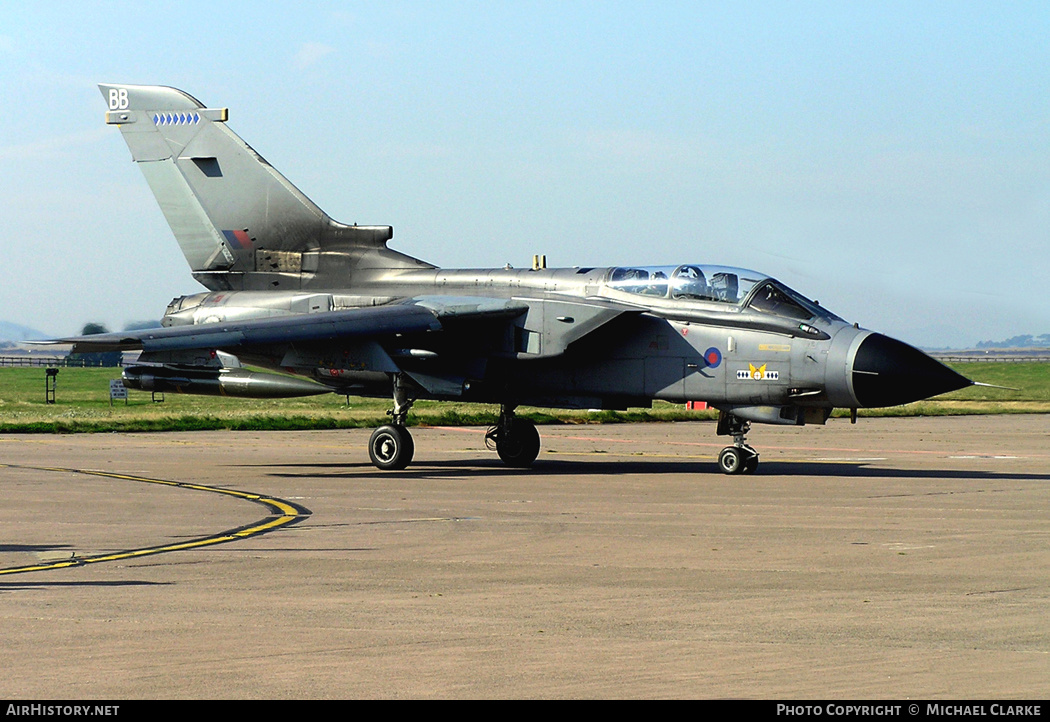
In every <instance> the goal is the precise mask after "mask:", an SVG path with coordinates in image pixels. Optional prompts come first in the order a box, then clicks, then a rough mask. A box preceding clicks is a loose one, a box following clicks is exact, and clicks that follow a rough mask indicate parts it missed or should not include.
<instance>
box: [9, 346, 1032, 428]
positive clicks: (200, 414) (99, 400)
mask: <svg viewBox="0 0 1050 722" xmlns="http://www.w3.org/2000/svg"><path fill="white" fill-rule="evenodd" d="M952 368H954V369H956V370H957V371H959V372H960V373H962V374H963V375H965V376H967V377H968V378H972V379H974V380H977V381H982V382H985V383H991V384H997V385H1000V386H1010V387H1013V388H1015V389H1018V390H1016V391H1010V390H1004V389H992V388H985V387H980V386H973V387H970V388H968V389H963V390H962V391H956V392H953V393H951V394H946V395H944V396H941V397H938V399H936V400H933V401H921V402H918V403H915V404H908V405H906V406H897V407H891V408H888V409H868V410H862V411H861V412H860V413H861V415H862V416H915V415H924V416H933V415H952V414H988V413H992V414H1002V413H1050V364H1046V363H970V364H952ZM117 378H120V369H117V368H101V369H100V368H83V369H82V368H64V369H62V370H61V371H60V372H59V375H58V385H57V393H56V397H55V399H56V403H55V404H46V403H45V400H44V397H45V386H44V379H45V374H44V369H43V368H2V369H0V432H7V433H15V432H18V433H27V432H44V433H48V432H53V433H77V432H102V431H192V430H205V429H242V430H249V429H250V430H268V429H273V430H276V429H337V428H355V427H370V426H378V425H380V424H382V423H385V422H386V420H387V418H388V417H387V415H386V411H387V409H389V408H390V406H391V402H390V400H388V399H362V398H358V397H351V398H350V400H349V404H347V399H346V397H344V396H336V395H334V394H329V395H324V396H313V397H307V398H300V399H281V400H262V399H229V398H216V397H211V396H185V395H181V394H166V395H165V397H164V401H163V402H161V403H154V402H153V401H152V400H151V397H150V394H149V393H146V392H139V391H129V393H128V396H129V399H128V403H127V405H125V404H124V402H123V401H115V402H114V403H113V405H112V406H110V402H109V381H110V380H111V379H117ZM498 411H499V409H498V408H497V407H496V406H492V405H485V404H466V403H442V402H432V401H419V402H417V403H416V404H415V406H413V408H412V413H411V414H410V415H409V424H424V425H479V426H483V425H487V424H492V423H495V421H496V417H497V414H498ZM519 413H521V414H523V415H525V416H528V417H529V418H531V419H532V420H533V421H535V422H537V423H570V424H574V423H576V424H578V423H602V422H604V423H610V422H629V421H684V420H697V419H713V418H715V416H716V415H717V412H715V411H687V410H686V409H685V407H684V406H682V405H676V404H669V403H663V402H657V403H656V404H655V405H654V406H653V408H652V409H632V410H629V411H621V412H616V411H602V412H588V411H562V410H552V409H532V408H522V409H519ZM836 414H838V415H841V414H848V412H846V411H838V412H836Z"/></svg>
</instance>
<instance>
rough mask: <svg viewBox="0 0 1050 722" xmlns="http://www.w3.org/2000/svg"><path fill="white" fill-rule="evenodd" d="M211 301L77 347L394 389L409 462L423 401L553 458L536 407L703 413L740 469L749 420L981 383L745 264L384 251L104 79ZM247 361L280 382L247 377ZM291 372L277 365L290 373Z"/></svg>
mask: <svg viewBox="0 0 1050 722" xmlns="http://www.w3.org/2000/svg"><path fill="white" fill-rule="evenodd" d="M99 87H100V89H101V90H102V95H103V97H104V98H105V101H106V103H107V104H108V112H107V113H106V122H107V123H108V124H110V125H115V126H117V127H118V128H119V129H120V132H121V133H122V134H123V136H124V140H125V141H127V144H128V148H129V149H130V150H131V156H132V159H133V160H134V161H135V162H136V163H137V164H138V166H139V168H141V169H142V172H143V174H144V175H145V176H146V180H147V182H148V183H149V185H150V188H151V189H152V190H153V193H154V195H155V196H156V198H157V201H158V203H159V204H160V207H161V210H162V211H163V213H164V216H165V217H166V219H167V221H168V223H169V224H170V226H171V229H172V232H173V233H174V235H175V239H176V241H177V242H178V244H179V246H180V247H181V248H182V251H183V253H184V255H185V256H186V260H187V261H188V262H189V265H190V268H191V270H192V272H193V277H194V278H196V279H197V280H198V281H199V282H200V283H201V284H203V285H204V287H205V288H207V289H208V291H207V292H205V293H197V294H194V295H190V296H183V297H180V298H176V299H175V300H173V301H172V302H171V304H170V305H169V306H168V309H167V311H166V312H165V314H164V318H163V321H162V327H161V328H158V329H151V330H143V331H135V332H127V333H115V334H106V335H99V336H90V337H78V338H71V339H62V341H64V342H68V343H74V344H75V350H77V351H85V352H89V351H99V350H117V349H119V350H133V349H140V350H141V351H142V354H141V355H140V356H139V360H138V362H137V363H136V365H134V366H131V367H128V368H126V369H125V371H124V380H125V384H126V385H127V386H128V387H130V388H135V389H142V390H147V391H148V390H163V391H181V392H185V393H203V394H220V395H227V396H247V397H279V396H300V395H309V394H317V393H327V392H334V393H338V394H354V395H361V396H380V397H392V398H393V410H392V411H391V412H390V414H391V423H390V424H388V425H386V426H382V427H381V428H379V429H377V430H376V431H375V433H374V434H373V435H372V438H371V440H370V441H369V443H368V452H369V456H370V458H371V459H372V462H373V463H374V464H375V465H376V466H377V467H379V468H380V469H403V468H405V467H406V466H407V465H408V464H409V462H410V461H411V460H412V456H413V448H414V447H413V442H412V437H411V435H410V434H409V431H408V429H407V428H406V427H405V420H406V416H407V414H408V411H409V409H410V408H411V406H412V403H413V402H414V401H415V400H416V399H439V400H450V401H453V400H454V401H474V402H484V403H491V404H499V407H500V415H499V421H498V423H497V424H496V426H495V427H493V428H492V429H491V430H490V431H489V434H488V440H489V441H490V442H493V443H494V445H495V448H496V451H497V453H498V454H499V457H500V458H501V459H502V460H503V461H504V462H505V463H506V464H508V465H510V466H517V467H527V466H529V465H531V464H532V462H533V461H534V460H535V459H536V456H537V454H538V453H539V448H540V437H539V434H538V433H537V431H536V427H535V425H534V424H532V423H531V422H530V421H528V420H527V419H525V418H522V417H518V416H515V413H514V412H515V409H516V408H517V407H518V406H519V405H522V404H527V405H530V406H542V407H557V408H584V409H624V408H627V407H649V406H651V405H652V402H653V400H654V399H662V400H664V401H670V402H686V401H689V400H700V401H706V402H707V403H708V404H710V405H711V406H713V407H715V408H717V409H718V410H719V411H720V416H719V422H718V433H719V434H722V435H727V436H730V437H732V439H733V441H732V444H731V445H729V446H727V447H726V448H725V449H724V450H723V451H722V452H721V454H720V455H719V459H718V465H719V467H720V469H721V470H722V471H723V472H725V473H728V474H735V473H741V472H752V471H754V470H755V468H756V467H757V466H758V453H757V452H756V451H755V450H754V449H753V448H752V447H751V446H749V445H748V444H747V443H746V440H745V434H746V433H747V432H748V430H749V428H750V425H751V423H752V422H762V423H770V424H792V425H798V426H801V425H804V424H823V423H824V422H825V421H826V420H827V418H828V416H829V414H830V413H831V411H832V409H833V408H836V407H839V408H847V409H854V410H855V409H857V408H859V407H872V406H893V405H897V404H902V403H906V402H910V401H916V400H918V399H923V398H927V397H930V396H934V395H936V394H941V393H945V392H947V391H952V390H954V389H959V388H962V387H964V386H968V385H970V384H971V383H972V382H971V381H970V380H968V379H966V378H964V377H962V376H960V375H959V374H957V373H955V372H954V371H952V370H951V369H949V368H947V367H946V366H944V365H943V364H941V363H939V362H938V361H936V360H934V359H932V358H930V357H929V356H927V355H926V354H924V353H922V352H921V351H918V350H917V349H915V348H912V347H911V346H908V345H906V344H904V343H902V342H900V341H897V340H894V339H892V338H889V337H887V336H884V335H882V334H878V333H873V332H871V331H867V330H865V329H861V328H858V327H857V326H856V325H851V324H849V323H847V322H846V321H844V320H843V319H841V318H839V317H838V316H836V315H835V314H834V313H832V312H831V311H829V310H827V309H825V308H824V307H823V306H820V305H818V304H817V303H816V302H814V301H811V300H809V299H808V298H806V297H805V296H803V295H802V294H800V293H797V292H796V291H794V290H792V289H791V288H789V287H787V286H786V285H784V284H783V283H781V282H780V281H778V280H776V279H773V278H770V277H769V276H767V275H765V274H762V273H758V272H756V271H749V270H746V269H742V268H730V267H726V266H719V265H710V264H706V263H691V262H689V263H682V264H679V265H673V266H615V267H594V268H590V267H588V268H546V263H545V262H540V261H538V259H537V260H536V261H534V263H533V267H532V268H529V269H512V268H509V267H508V268H500V269H455V270H449V269H442V268H437V267H435V266H433V265H431V264H429V263H426V262H424V261H421V260H419V259H416V258H412V257H410V256H407V255H405V254H403V253H400V252H398V251H395V250H392V249H391V248H389V247H388V246H387V242H388V241H389V240H390V239H391V238H392V237H393V229H392V228H391V227H390V226H358V225H344V224H342V223H337V222H336V221H334V220H332V218H331V217H329V216H328V215H327V214H326V213H325V212H324V211H322V210H321V209H320V208H318V207H317V206H316V205H314V204H313V203H312V202H311V201H310V200H309V199H308V198H307V197H306V196H304V195H303V194H302V193H301V192H300V191H299V190H298V189H296V188H295V187H294V186H293V185H292V184H291V183H289V182H288V181H287V180H286V179H285V178H284V177H283V176H282V175H281V174H280V173H278V172H277V171H276V170H275V169H274V168H273V167H271V166H270V165H269V164H268V163H267V162H266V161H265V160H263V158H262V157H260V156H259V155H258V154H257V153H256V152H255V151H254V150H252V148H251V147H249V146H248V145H247V144H245V143H244V142H243V141H242V140H241V139H240V138H239V137H238V136H237V135H235V134H234V133H233V132H232V131H230V129H229V128H228V127H227V125H226V120H227V116H228V112H227V110H226V109H224V108H207V107H205V106H204V105H203V104H201V103H200V102H198V101H197V100H196V99H195V98H193V97H192V96H190V95H188V94H186V93H184V92H182V91H180V90H175V89H173V88H167V87H159V86H136V85H100V86H99ZM242 363H243V364H248V365H250V366H252V367H255V368H261V369H266V371H259V370H249V369H248V368H246V367H245V366H242ZM273 372H276V373H273Z"/></svg>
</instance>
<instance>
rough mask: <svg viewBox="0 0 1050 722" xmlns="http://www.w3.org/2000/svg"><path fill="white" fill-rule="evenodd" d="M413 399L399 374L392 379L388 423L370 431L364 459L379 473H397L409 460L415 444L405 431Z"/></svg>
mask: <svg viewBox="0 0 1050 722" xmlns="http://www.w3.org/2000/svg"><path fill="white" fill-rule="evenodd" d="M412 402H413V399H412V398H411V397H409V395H408V387H407V386H406V385H405V383H404V379H403V378H402V377H401V374H397V375H396V376H394V409H393V410H392V411H390V412H389V413H390V423H389V424H386V425H385V426H380V427H379V428H378V429H376V430H375V431H373V432H372V438H371V439H369V440H368V458H370V459H371V460H372V463H373V464H375V465H376V468H379V469H382V470H383V471H400V470H401V469H404V468H405V467H406V466H408V465H409V463H410V462H411V461H412V455H413V454H414V453H415V451H416V445H415V443H414V442H413V441H412V434H410V433H408V429H407V428H405V419H406V418H407V417H408V410H409V409H411V408H412Z"/></svg>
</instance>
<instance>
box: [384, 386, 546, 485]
mask: <svg viewBox="0 0 1050 722" xmlns="http://www.w3.org/2000/svg"><path fill="white" fill-rule="evenodd" d="M413 401H414V399H412V398H411V397H410V395H409V387H408V386H407V385H406V384H405V382H404V379H403V378H402V377H401V375H400V374H398V375H396V376H394V408H393V410H392V411H390V423H389V424H386V425H384V426H380V427H379V428H378V429H376V430H375V431H374V432H372V438H371V439H369V440H368V457H369V458H370V459H371V460H372V463H373V464H375V466H376V468H378V469H382V470H384V471H400V470H401V469H404V468H405V467H407V466H408V465H409V463H411V461H412V455H413V454H414V453H415V450H416V446H415V444H414V443H413V441H412V435H411V434H410V433H409V432H408V429H407V428H406V427H405V419H406V418H407V417H408V410H409V409H410V408H412V402H413ZM514 408H515V407H514V406H511V405H509V404H504V405H502V406H501V407H500V413H499V421H498V422H496V425H495V426H493V427H492V428H491V429H489V430H488V433H486V434H485V443H486V445H490V448H491V446H494V447H495V448H496V453H497V454H499V458H500V459H502V461H503V463H504V464H506V465H507V466H513V467H515V468H520V469H524V468H527V467H529V466H532V462H534V461H535V460H536V456H537V455H538V454H539V453H540V435H539V432H537V431H536V425H535V424H534V423H532V422H531V421H529V420H528V419H519V418H518V417H516V416H515V415H514Z"/></svg>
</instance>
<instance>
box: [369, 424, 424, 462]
mask: <svg viewBox="0 0 1050 722" xmlns="http://www.w3.org/2000/svg"><path fill="white" fill-rule="evenodd" d="M415 451H416V445H415V443H414V442H413V441H412V434H410V433H408V429H406V428H405V427H404V426H395V425H390V424H388V425H386V426H380V427H379V428H378V429H376V430H375V431H373V432H372V438H371V439H369V440H368V458H370V459H371V460H372V463H373V464H375V466H376V468H377V469H382V470H383V471H400V470H401V469H404V468H405V467H406V466H408V464H409V462H411V461H412V455H413V454H414V453H415Z"/></svg>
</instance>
